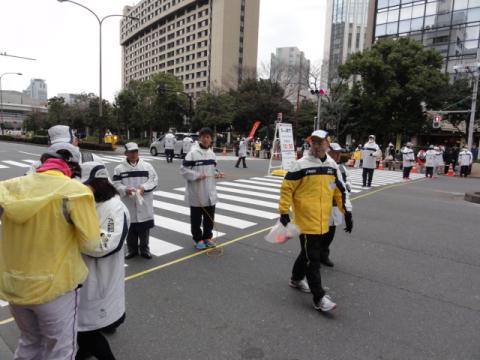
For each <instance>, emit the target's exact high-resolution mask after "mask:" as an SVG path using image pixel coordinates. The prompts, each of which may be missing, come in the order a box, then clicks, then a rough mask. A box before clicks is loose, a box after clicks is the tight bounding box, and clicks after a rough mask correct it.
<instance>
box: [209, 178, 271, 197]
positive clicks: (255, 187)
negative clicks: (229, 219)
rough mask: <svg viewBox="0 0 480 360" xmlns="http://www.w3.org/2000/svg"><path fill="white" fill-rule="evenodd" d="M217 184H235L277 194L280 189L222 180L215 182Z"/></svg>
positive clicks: (239, 186)
mask: <svg viewBox="0 0 480 360" xmlns="http://www.w3.org/2000/svg"><path fill="white" fill-rule="evenodd" d="M217 185H222V186H235V187H238V188H243V189H252V190H260V191H267V192H273V193H277V194H278V192H279V191H280V190H279V189H270V188H266V187H264V186H258V185H246V184H241V183H238V182H234V181H222V182H219V183H217ZM217 187H218V186H217Z"/></svg>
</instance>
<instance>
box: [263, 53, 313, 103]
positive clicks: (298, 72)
mask: <svg viewBox="0 0 480 360" xmlns="http://www.w3.org/2000/svg"><path fill="white" fill-rule="evenodd" d="M309 77H310V60H308V59H307V58H305V54H304V53H303V51H300V50H299V49H298V48H297V47H284V48H277V49H276V51H275V54H272V56H271V60H270V79H271V80H272V81H275V82H278V83H279V84H280V85H281V86H282V87H283V88H284V90H285V97H286V98H287V99H288V100H289V101H290V102H291V103H292V104H297V102H298V101H300V100H301V99H300V97H305V96H308V94H309Z"/></svg>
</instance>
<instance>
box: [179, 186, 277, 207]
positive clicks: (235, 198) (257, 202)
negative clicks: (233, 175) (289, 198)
mask: <svg viewBox="0 0 480 360" xmlns="http://www.w3.org/2000/svg"><path fill="white" fill-rule="evenodd" d="M174 190H176V191H182V192H185V188H177V189H174ZM217 196H218V198H219V199H225V200H231V201H236V202H241V203H247V204H250V205H258V206H263V207H268V208H271V209H278V203H273V202H269V201H263V200H257V199H252V198H248V197H242V196H235V195H227V194H222V193H219V194H217Z"/></svg>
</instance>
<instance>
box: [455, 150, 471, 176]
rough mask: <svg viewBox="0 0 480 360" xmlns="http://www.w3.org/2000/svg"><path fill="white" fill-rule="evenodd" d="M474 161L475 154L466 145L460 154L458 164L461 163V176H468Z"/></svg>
mask: <svg viewBox="0 0 480 360" xmlns="http://www.w3.org/2000/svg"><path fill="white" fill-rule="evenodd" d="M472 163H473V154H472V152H471V151H470V150H468V147H467V145H465V146H464V147H463V149H462V151H460V153H459V154H458V165H460V177H467V176H468V172H469V170H470V165H472Z"/></svg>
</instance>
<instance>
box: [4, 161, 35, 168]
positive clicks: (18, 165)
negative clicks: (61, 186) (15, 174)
mask: <svg viewBox="0 0 480 360" xmlns="http://www.w3.org/2000/svg"><path fill="white" fill-rule="evenodd" d="M2 162H4V163H5V164H8V165H13V166H17V167H22V168H28V167H30V165H27V164H24V163H21V162H18V161H13V160H2Z"/></svg>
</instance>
